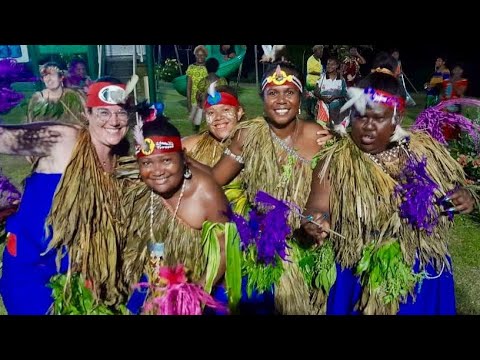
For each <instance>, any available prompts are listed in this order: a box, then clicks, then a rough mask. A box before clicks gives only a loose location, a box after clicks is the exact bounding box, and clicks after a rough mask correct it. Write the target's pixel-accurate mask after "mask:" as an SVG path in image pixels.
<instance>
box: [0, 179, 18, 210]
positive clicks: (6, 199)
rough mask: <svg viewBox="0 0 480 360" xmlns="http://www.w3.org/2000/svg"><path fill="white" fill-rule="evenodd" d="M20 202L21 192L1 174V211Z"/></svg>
mask: <svg viewBox="0 0 480 360" xmlns="http://www.w3.org/2000/svg"><path fill="white" fill-rule="evenodd" d="M18 200H20V192H19V191H18V190H17V188H16V187H15V186H14V185H13V184H12V183H11V182H10V181H9V180H8V178H7V177H5V176H3V175H2V173H1V172H0V210H3V209H6V208H9V207H11V206H13V205H14V204H13V203H14V202H15V201H18Z"/></svg>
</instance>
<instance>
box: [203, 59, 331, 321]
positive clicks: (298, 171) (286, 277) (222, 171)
mask: <svg viewBox="0 0 480 360" xmlns="http://www.w3.org/2000/svg"><path fill="white" fill-rule="evenodd" d="M301 78H302V77H301V76H300V74H299V72H298V71H297V70H296V68H295V67H294V66H293V65H291V64H290V63H286V62H280V63H273V64H272V65H270V66H269V67H268V68H267V70H266V71H265V74H264V76H263V80H262V88H261V93H260V94H261V97H262V99H263V102H264V117H258V118H255V119H253V120H248V121H244V122H243V121H242V122H240V123H239V124H238V126H237V128H236V129H235V130H234V131H233V132H232V134H234V135H233V136H232V139H231V143H230V145H229V146H228V147H227V148H226V149H225V150H224V153H223V156H222V158H221V159H220V161H219V162H218V163H217V164H216V165H215V166H214V168H213V170H212V172H213V176H214V177H215V179H216V180H217V182H218V183H219V184H220V185H225V184H228V183H229V182H230V181H232V179H234V178H235V177H236V176H238V174H240V172H241V171H242V169H243V174H242V181H243V182H244V184H245V189H246V193H247V197H248V200H249V202H250V203H251V204H253V203H254V200H255V197H256V195H257V193H258V192H259V191H265V192H267V193H268V194H270V195H271V196H273V197H275V198H276V199H280V200H282V201H287V202H289V203H294V204H296V205H295V206H298V207H299V208H302V209H303V206H304V205H305V202H306V199H307V196H308V189H309V184H310V181H311V175H312V169H311V160H312V158H313V156H314V155H315V154H316V153H317V152H318V151H319V150H320V149H321V147H322V146H323V143H324V142H326V141H327V140H329V139H331V135H330V134H329V132H328V131H327V130H323V129H322V127H321V126H320V125H318V124H315V123H311V122H305V121H303V120H300V119H299V118H298V114H299V111H300V103H301V95H302V92H303V84H302V81H301V80H300V79H301ZM319 135H320V136H321V137H320V138H319V139H318V140H319V142H320V143H321V144H319V142H317V138H318V136H319ZM296 209H297V208H295V210H292V211H291V212H290V215H289V217H288V225H289V228H290V231H289V234H288V239H291V238H292V234H293V231H294V230H295V229H296V228H297V227H298V226H299V225H300V215H299V214H298V211H297V210H296ZM272 226H273V224H272ZM284 240H285V239H284ZM288 244H289V246H290V248H289V249H288V250H287V256H286V257H281V256H278V257H277V258H276V259H277V260H276V261H275V262H274V264H273V265H272V264H270V265H265V266H266V269H269V271H270V274H271V278H269V279H266V278H264V281H263V285H265V284H266V283H270V282H272V281H273V279H274V278H275V281H273V282H274V285H275V289H274V291H275V307H276V311H277V312H279V313H281V314H312V313H316V312H318V309H316V308H315V307H314V306H312V305H311V304H310V284H311V281H309V275H308V274H306V273H305V274H304V273H303V272H302V271H303V270H306V269H300V267H299V265H298V264H299V261H300V260H301V259H302V258H304V256H305V254H304V253H303V252H302V251H301V249H298V247H297V246H296V245H295V242H294V241H293V240H292V241H289V243H288ZM257 264H258V263H257ZM259 266H260V267H259V268H258V269H263V267H261V266H263V265H259ZM273 269H275V270H273ZM259 271H260V270H259ZM260 273H261V274H262V275H265V274H266V273H267V271H260ZM260 273H259V274H258V275H259V276H260ZM277 277H278V278H277ZM310 280H311V279H310ZM257 285H258V284H257ZM252 286H256V285H255V284H252ZM265 288H267V286H265Z"/></svg>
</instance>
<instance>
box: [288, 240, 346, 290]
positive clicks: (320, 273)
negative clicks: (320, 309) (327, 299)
mask: <svg viewBox="0 0 480 360" xmlns="http://www.w3.org/2000/svg"><path fill="white" fill-rule="evenodd" d="M293 244H294V245H293V250H294V252H295V254H296V257H297V259H298V260H299V261H298V266H299V268H300V270H301V271H302V274H303V276H304V278H305V281H306V282H307V284H308V286H309V287H310V288H317V289H322V290H323V291H324V293H325V294H327V295H328V293H329V291H330V289H331V288H332V286H333V284H334V283H335V280H336V279H337V267H336V265H335V253H334V251H333V246H332V243H331V242H330V241H327V242H325V243H324V244H323V245H322V246H319V247H316V248H313V249H304V248H301V247H300V246H299V245H296V243H293Z"/></svg>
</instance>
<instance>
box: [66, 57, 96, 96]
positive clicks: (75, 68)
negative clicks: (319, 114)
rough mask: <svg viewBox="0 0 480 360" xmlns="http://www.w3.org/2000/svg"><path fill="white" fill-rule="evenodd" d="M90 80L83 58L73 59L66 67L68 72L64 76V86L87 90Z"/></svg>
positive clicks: (85, 91)
mask: <svg viewBox="0 0 480 360" xmlns="http://www.w3.org/2000/svg"><path fill="white" fill-rule="evenodd" d="M91 83H92V80H91V79H90V77H89V76H88V75H87V65H86V63H85V61H84V60H83V59H73V60H72V61H71V62H70V65H69V67H68V74H67V76H66V77H65V80H64V84H65V87H67V88H71V89H76V90H80V91H82V92H83V93H84V94H86V93H87V91H88V86H89V85H90V84H91Z"/></svg>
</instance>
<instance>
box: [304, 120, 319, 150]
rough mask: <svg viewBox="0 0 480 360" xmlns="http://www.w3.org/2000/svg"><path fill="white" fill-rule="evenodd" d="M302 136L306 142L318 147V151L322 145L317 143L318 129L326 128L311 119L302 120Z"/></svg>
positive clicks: (310, 145) (308, 144)
mask: <svg viewBox="0 0 480 360" xmlns="http://www.w3.org/2000/svg"><path fill="white" fill-rule="evenodd" d="M302 124H303V127H302V138H303V139H304V140H305V144H306V145H307V146H308V147H309V148H310V147H312V148H314V149H316V151H318V150H319V149H320V146H319V145H318V144H317V138H318V135H317V131H320V130H324V128H323V127H321V126H320V125H319V124H317V123H315V122H310V121H303V120H302Z"/></svg>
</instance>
